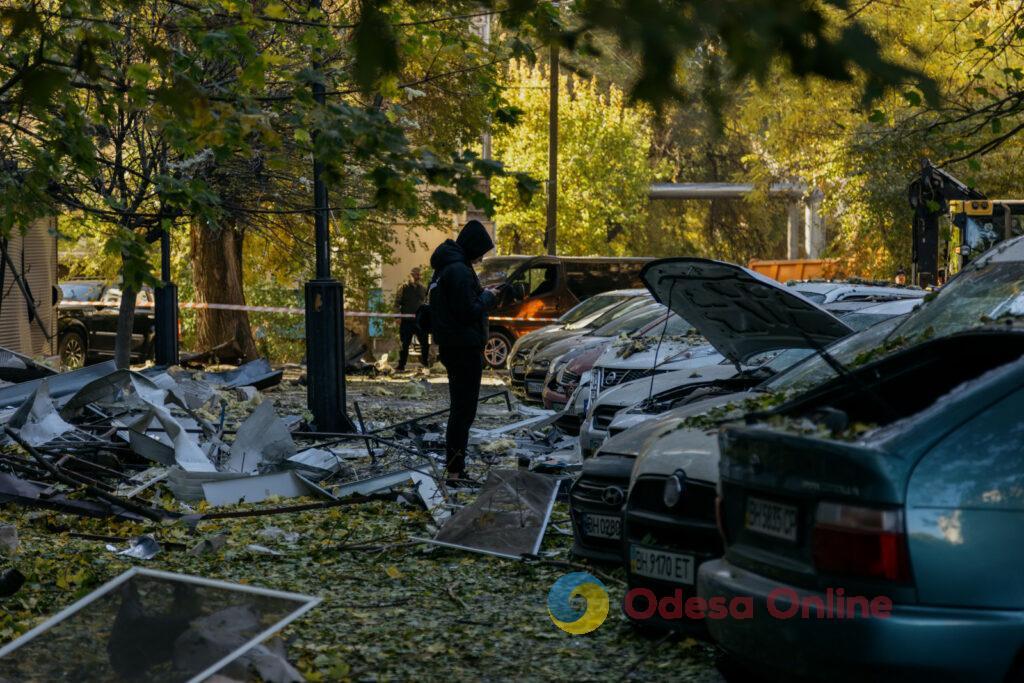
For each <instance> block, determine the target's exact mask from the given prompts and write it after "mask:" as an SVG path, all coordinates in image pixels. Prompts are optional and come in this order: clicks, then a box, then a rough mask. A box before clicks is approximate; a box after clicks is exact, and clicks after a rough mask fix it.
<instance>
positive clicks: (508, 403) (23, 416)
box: [0, 355, 582, 681]
mask: <svg viewBox="0 0 1024 683" xmlns="http://www.w3.org/2000/svg"><path fill="white" fill-rule="evenodd" d="M11 359H13V360H11ZM4 362H7V363H9V364H12V365H16V366H18V367H17V368H16V369H17V370H18V374H16V375H15V374H8V375H6V376H8V377H11V378H12V379H17V380H18V381H16V382H8V383H7V384H6V385H4V386H0V496H2V499H0V502H6V503H8V505H13V506H16V507H23V508H42V509H44V510H49V511H53V512H56V513H59V514H58V515H56V516H54V515H52V514H47V516H46V521H45V524H44V526H45V527H46V528H48V529H51V530H53V531H55V532H67V531H68V530H69V528H68V526H67V524H68V522H67V519H68V517H66V515H71V516H77V517H80V518H83V519H82V523H83V524H85V523H88V524H99V523H101V522H102V523H104V524H106V523H107V522H103V520H102V518H106V519H107V520H111V523H116V524H125V523H127V524H125V525H124V526H123V528H126V529H127V528H129V526H130V527H131V528H133V531H131V532H130V533H129V534H124V533H119V535H118V536H113V535H111V532H105V534H104V535H90V534H89V533H84V534H83V533H77V532H76V533H77V536H76V534H75V533H72V536H75V537H77V538H83V539H89V540H92V541H99V542H100V543H98V544H97V545H96V546H94V547H96V548H97V551H98V552H99V553H103V554H105V555H106V556H107V557H109V558H111V560H112V561H113V560H114V558H116V560H117V561H119V562H124V561H128V562H130V563H132V564H135V565H139V564H143V565H146V566H153V565H154V563H160V564H161V565H165V566H166V563H167V562H171V561H172V559H171V558H172V556H177V557H194V558H211V557H222V556H223V555H224V553H229V554H231V555H232V556H241V557H246V558H251V559H252V560H253V561H257V560H259V561H263V562H274V561H282V560H283V558H285V557H287V556H289V555H290V554H293V551H294V548H295V546H296V544H301V543H303V542H304V541H303V540H302V539H300V538H298V534H296V533H295V532H293V531H289V530H286V529H285V528H281V526H286V525H284V524H283V523H282V525H281V526H277V525H275V524H274V523H273V522H271V521H269V520H270V517H271V516H273V515H282V514H286V513H297V514H298V513H307V512H308V513H312V514H319V512H320V511H321V510H323V511H325V512H331V511H330V510H328V509H329V508H339V507H342V506H350V505H353V504H358V503H364V502H373V501H385V503H384V504H383V505H382V506H381V507H380V509H381V510H382V511H383V513H384V514H390V512H389V511H390V510H394V511H395V513H394V514H395V516H396V517H402V516H404V515H405V514H406V512H407V511H408V510H409V508H410V507H414V508H418V509H420V510H425V511H426V512H427V513H428V516H427V517H425V518H423V521H419V522H418V523H417V524H416V530H415V531H413V530H410V533H409V535H407V536H406V538H407V539H409V540H408V541H405V542H406V543H409V542H414V543H416V544H419V545H421V546H422V547H423V548H424V553H427V552H428V549H432V550H433V551H434V552H439V551H441V548H439V547H438V546H448V547H455V548H457V549H460V550H464V551H470V552H473V553H482V554H485V555H499V556H503V557H509V558H515V559H518V558H523V559H528V560H536V559H537V556H538V555H545V554H546V553H542V552H541V550H540V548H541V543H542V541H543V539H544V535H545V532H546V529H547V527H548V524H549V518H550V515H551V510H552V506H553V505H554V502H555V497H556V495H563V496H564V495H565V493H566V490H567V487H565V486H560V484H561V481H560V480H561V479H563V478H565V477H567V476H570V475H571V473H573V472H574V471H576V470H578V469H579V468H580V466H581V463H582V461H581V459H580V456H579V452H578V447H577V444H576V440H575V439H572V438H569V437H566V436H565V435H563V434H562V433H561V432H559V431H558V429H557V427H556V426H555V425H554V421H555V419H556V417H557V415H555V414H554V413H552V412H551V411H545V410H539V409H536V408H531V407H528V406H523V405H520V404H518V403H515V402H514V401H513V399H512V398H511V396H510V395H509V393H508V391H507V390H506V389H504V387H494V386H491V387H486V388H485V391H484V392H483V395H482V396H481V405H480V407H479V413H478V420H477V423H476V424H477V427H476V428H475V429H474V430H473V431H472V434H471V446H470V457H469V475H470V479H469V480H468V481H448V480H446V478H445V472H444V453H445V444H444V432H445V421H446V419H447V407H448V404H447V400H445V399H446V397H445V393H446V392H445V391H444V387H443V385H440V386H439V385H437V384H432V383H431V382H430V379H431V375H430V374H429V372H427V373H426V374H421V375H417V376H415V377H413V378H410V379H398V380H394V381H384V382H376V381H370V380H368V381H365V382H358V381H353V382H352V383H351V384H350V388H351V390H350V392H349V395H350V398H352V399H354V401H353V402H352V404H351V405H352V408H353V411H352V412H353V417H354V418H355V419H356V422H357V428H356V429H355V430H354V431H353V432H352V433H328V434H325V433H318V432H316V431H314V430H313V429H312V427H311V425H310V419H311V418H310V416H309V414H308V413H307V412H306V411H305V401H304V400H303V399H304V394H305V391H304V389H302V388H301V384H300V380H297V379H294V375H292V377H290V378H287V379H286V378H285V377H284V374H283V373H282V371H281V370H274V369H273V368H271V367H270V365H269V364H268V363H266V361H255V362H252V363H248V364H246V365H243V366H241V367H238V368H232V369H229V370H224V371H210V370H206V371H204V370H194V369H185V368H180V367H172V368H155V367H150V368H145V369H143V370H140V371H132V370H119V369H116V368H115V367H114V366H113V364H112V363H101V364H97V365H92V366H88V367H86V368H83V369H80V370H75V371H71V372H67V373H60V374H57V373H54V372H53V371H52V370H49V369H48V368H45V367H44V366H35V365H34V364H31V362H28V363H26V362H24V360H22V359H20V358H18V357H16V356H9V357H6V359H5V357H4V356H2V355H0V367H6V366H3V363H4ZM0 374H3V373H2V372H0ZM382 385H383V386H382ZM384 387H386V388H384ZM381 388H384V391H380V389H381ZM384 392H386V394H387V398H386V399H382V398H380V397H379V395H383V394H384ZM480 482H483V484H482V485H481V483H480ZM297 498H302V499H303V500H285V499H297ZM387 501H390V503H388V502H387ZM395 503H397V505H394V504H395ZM403 510H404V511H405V512H403ZM335 512H337V511H335ZM35 514H45V513H35ZM325 517H326V515H325ZM88 518H96V519H93V520H92V521H88ZM242 518H261V519H260V521H259V522H257V524H258V525H259V527H257V528H258V529H259V531H258V533H252V534H250V535H247V537H240V538H229V537H228V536H227V535H226V534H223V533H217V534H208V535H205V536H204V535H203V534H202V533H200V531H199V524H200V523H201V522H202V523H204V527H205V525H206V524H208V523H210V522H212V523H213V524H214V526H216V525H217V523H218V522H224V521H227V520H234V519H242ZM62 519H63V520H64V521H61V520H62ZM278 519H281V520H282V521H283V519H284V518H281V517H278ZM55 521H56V522H58V523H59V524H60V528H58V527H57V525H56V524H55V523H54V522H55ZM33 524H35V523H34V522H33ZM205 528H208V527H205ZM113 533H118V532H116V531H115V532H113ZM412 533H416V534H419V537H417V536H414V535H412ZM563 533H564V532H563ZM243 538H244V540H243ZM495 539H497V540H495ZM18 544H19V539H18V530H17V528H15V527H14V526H0V552H3V553H5V554H7V555H8V556H10V555H11V554H12V553H17V552H18V550H17V549H18ZM171 551H178V552H171ZM29 580H30V581H31V580H32V579H31V578H30V579H29ZM24 582H25V577H24V576H22V575H21V574H20V573H19V572H18V571H17V569H13V568H11V569H7V570H5V571H3V572H0V597H4V596H8V595H13V594H15V593H17V592H18V591H19V590H20V589H21V588H22V584H23V583H24ZM319 590H320V587H318V586H313V587H310V591H309V592H311V593H313V594H316V593H317V592H319ZM117 595H119V596H120V598H119V599H123V598H124V597H125V596H124V595H123V594H122V593H117ZM118 609H121V608H118ZM150 611H152V610H150V608H145V609H144V610H143V612H144V613H145V614H149V612H150ZM150 616H153V615H150ZM221 616H223V614H221V612H218V611H216V610H215V611H213V612H211V613H210V614H208V615H206V616H204V617H203V619H205V621H204V620H199V619H190V620H189V624H190V626H189V629H191V630H189V631H187V633H192V635H193V636H195V637H194V638H192V637H191V636H190V637H187V638H186V637H185V636H186V632H182V634H179V637H177V638H176V640H175V642H174V643H172V644H168V646H167V648H164V650H166V651H167V652H171V651H172V650H173V653H172V655H171V656H170V658H169V659H167V658H165V659H164V660H161V663H160V664H159V667H157V668H158V669H159V668H160V667H164V668H167V667H170V669H169V670H173V671H185V672H188V671H193V669H195V667H192V666H191V664H188V665H186V662H185V660H190V661H191V660H192V659H196V660H202V661H203V662H205V661H207V660H209V659H210V658H211V657H212V655H210V656H208V653H206V651H205V649H206V648H207V647H213V646H214V645H216V646H217V647H218V648H219V647H220V646H219V645H218V644H217V643H218V642H219V641H218V638H214V637H212V636H210V634H209V633H207V631H208V630H209V629H207V626H209V627H210V628H214V627H215V626H216V622H217V619H219V618H220V617H221ZM236 616H238V615H236ZM156 617H159V615H156ZM156 617H154V618H156ZM115 618H116V615H115ZM161 618H162V617H161ZM243 621H244V620H240V621H239V623H242V622H243ZM200 622H202V623H200ZM37 635H38V634H37ZM225 637H226V638H227V640H225V641H224V642H225V643H227V644H235V645H237V644H239V643H240V642H242V641H239V640H238V639H237V638H236V637H235V636H234V635H231V634H228V635H227V636H225ZM25 642H26V643H27V642H28V641H25ZM40 642H45V639H43V640H41V641H40ZM172 645H173V648H172V647H171V646H172ZM221 649H223V648H221ZM9 651H10V652H12V653H13V650H9ZM276 652H277V651H276V650H274V648H273V647H271V646H270V645H264V646H261V647H260V648H256V649H253V648H250V649H249V651H248V654H247V655H246V657H245V658H244V659H242V660H238V662H239V666H243V668H245V667H248V669H249V670H250V671H251V670H257V671H259V672H260V675H261V676H262V677H263V678H264V679H266V680H285V681H287V680H292V678H293V674H294V669H292V668H290V666H291V665H289V664H288V661H287V660H286V659H285V658H284V657H283V656H282V655H280V654H279V653H277V654H276ZM181 653H187V654H181ZM14 655H16V653H13V654H12V656H14ZM182 657H184V658H185V659H181V658H182ZM0 661H2V660H0ZM83 661H84V660H83ZM104 661H107V660H104ZM154 661H155V660H154ZM7 665H9V666H15V667H16V666H19V664H18V663H17V662H16V661H13V660H12V662H8V663H7ZM139 666H142V667H143V668H145V667H146V666H151V665H148V664H146V663H144V662H142V663H140V664H139ZM152 666H156V664H153V665H152ZM156 670H157V669H153V670H152V671H150V672H149V673H150V675H153V676H155V673H154V672H155V671H156ZM161 670H162V669H161ZM264 670H266V672H268V673H264ZM140 671H141V669H140ZM269 672H275V673H272V674H271V673H269ZM172 679H173V677H172ZM168 680H170V679H168Z"/></svg>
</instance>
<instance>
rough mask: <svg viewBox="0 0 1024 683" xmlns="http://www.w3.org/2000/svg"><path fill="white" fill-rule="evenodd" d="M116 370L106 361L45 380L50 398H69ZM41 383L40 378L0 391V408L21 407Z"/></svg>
mask: <svg viewBox="0 0 1024 683" xmlns="http://www.w3.org/2000/svg"><path fill="white" fill-rule="evenodd" d="M116 370H117V366H115V365H114V361H107V362H106V363H97V364H96V365H89V366H86V367H84V368H81V369H79V370H72V371H70V372H62V373H59V374H57V375H51V376H49V377H47V378H46V379H47V384H48V385H49V391H50V397H51V398H53V399H59V398H62V397H65V396H69V395H71V394H73V393H75V392H76V391H78V390H79V389H81V388H82V387H84V386H85V385H86V384H88V383H89V382H91V381H93V380H94V379H97V378H99V377H103V376H104V375H108V374H110V373H111V372H114V371H116ZM42 381H43V380H42V378H40V379H34V380H29V381H27V382H21V383H19V384H14V385H12V386H9V387H4V388H2V389H0V408H8V407H11V406H19V405H21V404H22V403H24V402H25V400H26V399H27V398H28V397H29V396H31V395H32V393H33V392H34V391H35V390H36V389H37V388H38V387H39V385H40V384H41V383H42Z"/></svg>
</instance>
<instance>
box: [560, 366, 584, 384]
mask: <svg viewBox="0 0 1024 683" xmlns="http://www.w3.org/2000/svg"><path fill="white" fill-rule="evenodd" d="M579 383H580V376H579V375H578V374H577V373H575V372H569V371H568V370H565V371H563V372H562V384H563V385H564V386H567V387H571V386H575V385H577V384H579Z"/></svg>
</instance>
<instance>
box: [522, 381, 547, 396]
mask: <svg viewBox="0 0 1024 683" xmlns="http://www.w3.org/2000/svg"><path fill="white" fill-rule="evenodd" d="M543 391H544V382H527V383H526V392H527V393H528V394H540V393H543Z"/></svg>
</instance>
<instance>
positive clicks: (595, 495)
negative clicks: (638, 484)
mask: <svg viewBox="0 0 1024 683" xmlns="http://www.w3.org/2000/svg"><path fill="white" fill-rule="evenodd" d="M613 485H618V486H619V487H620V488H622V489H623V490H625V488H626V487H627V486H629V482H628V481H622V482H609V481H602V480H595V479H590V480H588V479H582V478H581V479H580V480H579V481H577V482H576V486H574V487H573V490H572V494H573V497H574V498H576V499H578V500H585V501H587V502H588V503H598V504H600V505H605V506H607V505H608V503H606V502H605V500H604V490H605V489H606V488H608V487H609V486H613ZM609 509H611V508H609Z"/></svg>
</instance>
